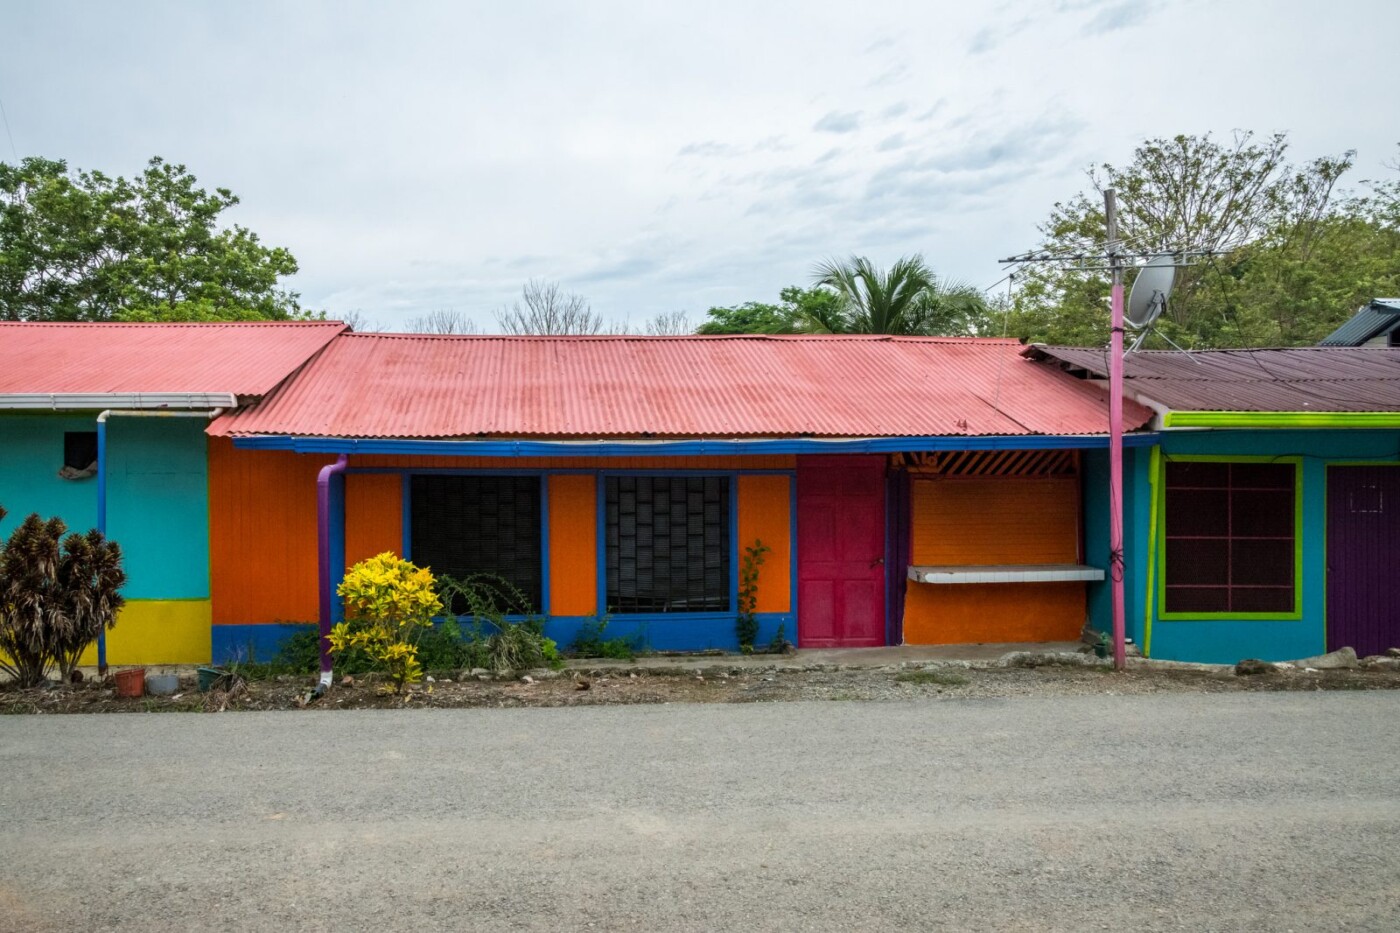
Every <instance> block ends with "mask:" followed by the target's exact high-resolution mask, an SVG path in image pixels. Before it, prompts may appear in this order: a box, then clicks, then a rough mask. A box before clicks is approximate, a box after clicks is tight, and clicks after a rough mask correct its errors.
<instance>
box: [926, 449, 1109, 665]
mask: <svg viewBox="0 0 1400 933" xmlns="http://www.w3.org/2000/svg"><path fill="white" fill-rule="evenodd" d="M910 485H911V491H910V498H911V511H912V513H913V520H912V524H913V534H912V537H913V548H912V553H911V557H910V562H911V563H913V564H916V565H917V564H932V565H962V566H969V565H978V564H981V565H986V564H1074V563H1078V561H1079V478H1078V477H1077V476H1051V477H1034V478H1030V477H987V478H977V479H970V478H968V479H964V478H948V479H921V478H918V477H915V478H914V479H913V480H912V482H911V484H910ZM1085 612H1086V603H1085V589H1084V584H1082V583H1039V584H1037V583H1007V584H995V585H980V584H971V585H969V584H959V585H953V586H945V585H936V584H930V583H910V584H908V590H907V594H906V597H905V604H904V641H905V644H910V645H948V644H967V643H973V642H1025V641H1069V640H1073V639H1075V638H1078V637H1079V631H1080V629H1081V627H1082V626H1083V624H1084V617H1085Z"/></svg>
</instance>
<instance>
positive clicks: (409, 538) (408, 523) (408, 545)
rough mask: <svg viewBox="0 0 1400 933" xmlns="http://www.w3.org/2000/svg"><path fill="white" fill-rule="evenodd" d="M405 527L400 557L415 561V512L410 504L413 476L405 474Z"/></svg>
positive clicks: (402, 530) (401, 532)
mask: <svg viewBox="0 0 1400 933" xmlns="http://www.w3.org/2000/svg"><path fill="white" fill-rule="evenodd" d="M401 498H402V499H403V520H402V521H403V527H402V528H401V529H400V532H399V533H400V534H401V535H402V536H403V541H402V544H403V552H402V553H401V554H400V555H399V556H400V557H402V558H403V559H404V560H408V561H411V560H413V511H412V510H411V508H410V503H411V501H412V498H413V474H412V473H408V472H404V474H403V494H402V496H401Z"/></svg>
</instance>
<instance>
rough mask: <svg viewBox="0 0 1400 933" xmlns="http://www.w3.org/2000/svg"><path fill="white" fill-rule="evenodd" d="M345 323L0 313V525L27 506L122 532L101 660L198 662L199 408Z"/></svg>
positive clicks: (204, 656) (207, 408)
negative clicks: (119, 569) (113, 620)
mask: <svg viewBox="0 0 1400 933" xmlns="http://www.w3.org/2000/svg"><path fill="white" fill-rule="evenodd" d="M344 329H345V327H344V325H341V324H338V323H307V324H102V325H94V324H15V323H0V505H4V506H5V508H6V509H7V510H8V511H9V515H8V516H7V517H6V518H5V519H4V520H3V521H0V536H6V537H7V536H8V535H9V534H10V532H11V531H12V530H13V529H14V526H15V525H16V524H17V523H18V522H20V521H22V520H23V519H24V517H25V516H26V515H28V514H29V513H31V512H38V513H40V514H41V515H44V516H54V515H56V516H59V517H61V518H62V519H63V520H64V521H65V522H66V523H67V524H68V526H69V528H70V529H73V530H77V531H86V530H87V529H89V528H93V527H97V528H104V529H105V531H106V532H107V534H108V535H109V536H110V537H112V538H114V539H115V540H117V541H119V542H120V543H121V545H122V549H123V552H124V555H125V564H126V570H127V575H128V583H127V586H126V588H125V590H124V593H125V596H126V598H127V604H126V607H125V608H124V609H123V610H122V611H121V614H120V615H119V617H118V625H117V627H116V629H114V630H113V632H112V635H111V637H110V638H109V639H107V641H108V642H110V643H109V644H106V645H105V646H104V647H105V649H106V651H107V659H108V660H110V661H111V662H112V663H116V664H133V663H194V662H204V661H208V660H209V657H210V638H209V633H210V620H211V618H212V615H213V613H212V609H211V604H210V565H209V514H210V505H209V497H208V478H209V472H208V448H209V441H208V439H207V438H206V436H205V429H206V428H207V427H208V425H209V419H210V418H211V417H217V416H218V415H220V414H222V413H224V412H232V411H237V410H238V409H239V407H240V406H243V405H247V404H250V403H252V402H255V401H256V400H257V399H258V398H260V397H261V396H262V395H263V394H265V393H266V392H268V391H269V390H270V389H272V388H273V387H274V386H275V385H277V383H279V382H280V381H282V380H283V379H284V378H286V376H287V375H288V374H290V373H291V372H292V371H293V370H295V369H296V368H297V367H298V366H300V365H301V364H302V363H304V362H305V361H306V360H307V359H308V358H309V357H311V356H312V355H313V354H315V353H316V352H318V351H319V350H321V349H322V348H323V347H325V346H326V344H328V343H329V342H330V341H331V340H332V339H333V338H334V337H335V336H336V334H338V333H340V332H341V331H343V330H344ZM89 660H90V661H95V660H96V657H95V654H94V657H92V658H90V659H89Z"/></svg>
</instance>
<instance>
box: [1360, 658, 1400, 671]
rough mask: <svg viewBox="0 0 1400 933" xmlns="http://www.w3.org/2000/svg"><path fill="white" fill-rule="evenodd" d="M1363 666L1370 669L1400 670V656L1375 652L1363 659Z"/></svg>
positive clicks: (1364, 668)
mask: <svg viewBox="0 0 1400 933" xmlns="http://www.w3.org/2000/svg"><path fill="white" fill-rule="evenodd" d="M1361 667H1362V669H1363V670H1368V671H1400V658H1392V657H1390V656H1389V655H1385V654H1373V655H1371V656H1370V657H1368V658H1362V659H1361Z"/></svg>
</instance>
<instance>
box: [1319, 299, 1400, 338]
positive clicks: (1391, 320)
mask: <svg viewBox="0 0 1400 933" xmlns="http://www.w3.org/2000/svg"><path fill="white" fill-rule="evenodd" d="M1318 346H1320V347H1395V346H1400V298H1376V299H1374V300H1373V301H1372V302H1371V303H1370V304H1368V305H1366V306H1365V307H1363V308H1361V309H1360V310H1359V311H1357V312H1356V314H1354V315H1352V318H1351V320H1349V321H1347V322H1346V323H1345V324H1343V325H1342V326H1341V327H1338V328H1337V329H1336V330H1334V331H1332V333H1330V334H1328V335H1327V336H1326V337H1324V338H1322V340H1321V341H1319V342H1318Z"/></svg>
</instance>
